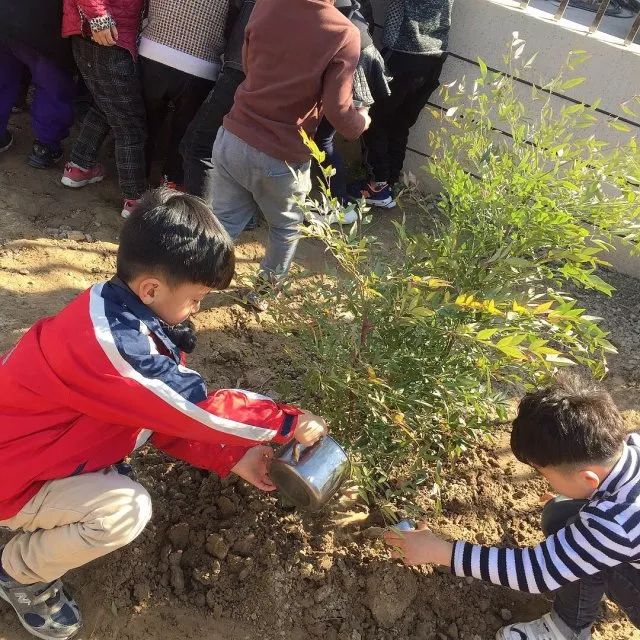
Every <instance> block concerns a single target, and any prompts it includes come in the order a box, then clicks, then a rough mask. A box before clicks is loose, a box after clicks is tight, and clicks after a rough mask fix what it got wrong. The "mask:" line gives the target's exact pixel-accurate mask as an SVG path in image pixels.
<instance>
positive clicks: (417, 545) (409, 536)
mask: <svg viewBox="0 0 640 640" xmlns="http://www.w3.org/2000/svg"><path fill="white" fill-rule="evenodd" d="M384 541H385V544H387V545H388V546H389V547H391V557H392V558H399V559H401V560H402V562H404V563H405V564H406V565H407V566H412V565H415V564H440V565H443V566H449V565H450V564H451V554H452V553H453V545H452V544H451V543H450V542H447V541H446V540H443V539H442V538H440V537H438V536H437V535H435V533H431V531H429V530H428V529H427V525H426V524H425V523H424V522H421V523H420V524H419V525H418V529H417V531H398V530H397V529H389V530H388V531H386V532H385V534H384Z"/></svg>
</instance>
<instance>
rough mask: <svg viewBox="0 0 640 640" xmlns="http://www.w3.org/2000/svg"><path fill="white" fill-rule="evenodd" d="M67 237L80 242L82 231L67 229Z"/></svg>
mask: <svg viewBox="0 0 640 640" xmlns="http://www.w3.org/2000/svg"><path fill="white" fill-rule="evenodd" d="M67 238H68V239H69V240H73V241H74V242H82V241H83V240H84V233H82V231H77V230H73V231H69V232H68V233H67Z"/></svg>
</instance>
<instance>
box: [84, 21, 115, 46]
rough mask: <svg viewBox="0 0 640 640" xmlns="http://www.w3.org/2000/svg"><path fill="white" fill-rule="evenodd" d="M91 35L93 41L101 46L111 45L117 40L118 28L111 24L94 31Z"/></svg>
mask: <svg viewBox="0 0 640 640" xmlns="http://www.w3.org/2000/svg"><path fill="white" fill-rule="evenodd" d="M91 37H92V38H93V41H94V42H97V43H98V44H101V45H102V46H103V47H113V46H114V45H115V44H116V43H117V42H118V30H117V29H116V28H115V26H113V27H110V28H109V29H103V30H102V31H94V32H93V33H92V34H91Z"/></svg>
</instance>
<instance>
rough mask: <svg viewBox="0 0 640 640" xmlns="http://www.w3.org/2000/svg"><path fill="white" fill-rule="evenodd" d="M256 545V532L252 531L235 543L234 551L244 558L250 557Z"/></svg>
mask: <svg viewBox="0 0 640 640" xmlns="http://www.w3.org/2000/svg"><path fill="white" fill-rule="evenodd" d="M255 545H256V536H255V533H250V534H249V535H248V536H245V537H244V538H241V539H240V540H238V541H237V542H236V543H235V544H234V545H233V551H234V552H235V553H237V554H238V555H239V556H242V557H243V558H249V557H250V556H252V555H253V550H254V548H255Z"/></svg>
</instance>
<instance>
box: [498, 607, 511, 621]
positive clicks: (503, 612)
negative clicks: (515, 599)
mask: <svg viewBox="0 0 640 640" xmlns="http://www.w3.org/2000/svg"><path fill="white" fill-rule="evenodd" d="M500 617H501V618H502V619H503V620H504V621H505V622H509V620H511V618H513V613H511V610H510V609H500Z"/></svg>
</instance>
